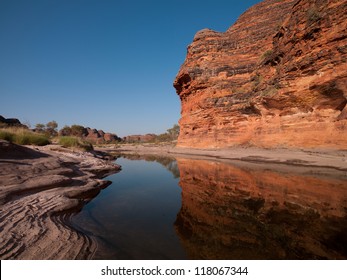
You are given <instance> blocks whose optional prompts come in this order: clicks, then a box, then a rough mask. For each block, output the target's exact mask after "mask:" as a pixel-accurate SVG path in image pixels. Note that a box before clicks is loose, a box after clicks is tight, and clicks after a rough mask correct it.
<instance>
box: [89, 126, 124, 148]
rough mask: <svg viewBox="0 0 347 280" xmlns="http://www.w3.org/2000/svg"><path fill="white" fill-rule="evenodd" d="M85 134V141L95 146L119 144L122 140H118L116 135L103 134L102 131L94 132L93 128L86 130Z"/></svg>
mask: <svg viewBox="0 0 347 280" xmlns="http://www.w3.org/2000/svg"><path fill="white" fill-rule="evenodd" d="M86 130H87V134H86V136H85V139H86V140H88V141H90V142H92V143H96V144H103V143H111V142H119V141H121V140H122V139H121V138H119V137H118V136H117V135H116V134H113V133H105V132H104V131H103V130H96V129H95V128H94V129H92V128H89V127H87V128H86Z"/></svg>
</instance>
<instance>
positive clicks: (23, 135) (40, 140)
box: [0, 128, 50, 146]
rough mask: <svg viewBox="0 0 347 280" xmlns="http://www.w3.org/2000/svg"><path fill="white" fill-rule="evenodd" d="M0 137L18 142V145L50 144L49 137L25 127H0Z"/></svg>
mask: <svg viewBox="0 0 347 280" xmlns="http://www.w3.org/2000/svg"><path fill="white" fill-rule="evenodd" d="M0 139H3V140H6V141H9V142H12V143H15V144H18V145H36V146H45V145H48V144H50V141H49V139H48V138H47V137H46V136H44V135H42V134H38V133H35V132H32V131H30V130H28V129H23V128H3V129H0Z"/></svg>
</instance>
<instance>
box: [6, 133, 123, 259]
mask: <svg viewBox="0 0 347 280" xmlns="http://www.w3.org/2000/svg"><path fill="white" fill-rule="evenodd" d="M119 169H120V167H119V166H117V165H115V164H113V163H111V162H108V161H106V160H104V159H103V158H102V156H98V155H96V154H90V153H86V152H71V151H69V150H67V149H62V148H61V147H57V146H46V147H40V148H37V147H35V148H29V147H23V146H18V145H14V144H11V143H8V142H6V141H3V140H1V141H0V228H1V232H0V258H1V259H88V258H90V257H92V255H93V253H94V251H95V250H96V243H95V242H94V241H93V240H92V239H91V238H90V237H88V236H86V235H84V234H82V233H80V232H78V231H76V230H74V229H73V228H71V227H69V216H70V215H71V213H73V212H76V211H79V210H80V209H81V208H82V207H83V205H84V204H85V203H86V202H87V201H89V200H90V199H92V198H93V197H95V196H96V195H97V194H98V193H99V192H100V190H101V189H102V188H105V187H107V186H108V185H109V183H110V182H108V181H105V180H101V179H98V178H101V177H104V176H106V175H107V174H112V173H115V172H117V171H118V170H119Z"/></svg>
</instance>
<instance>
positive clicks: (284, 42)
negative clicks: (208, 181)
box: [174, 0, 347, 148]
mask: <svg viewBox="0 0 347 280" xmlns="http://www.w3.org/2000/svg"><path fill="white" fill-rule="evenodd" d="M346 30H347V1H346V0H339V1H338V0H333V1H328V0H299V1H297V0H296V1H293V0H284V1H279V0H266V1H263V2H261V3H259V4H257V5H255V6H253V7H252V8H250V9H249V10H248V11H246V12H245V13H244V14H242V15H241V16H240V18H239V19H238V20H237V22H236V23H235V24H234V25H233V26H231V27H230V28H229V29H228V30H227V31H226V32H224V33H220V32H215V31H212V30H209V29H204V30H202V31H199V32H198V33H197V34H196V35H195V37H194V40H193V43H192V44H191V45H190V46H188V50H187V57H186V60H185V62H184V64H183V65H182V67H181V69H180V71H179V73H178V74H177V77H176V79H175V81H174V87H175V88H176V91H177V94H178V95H179V97H180V99H181V119H180V136H179V139H178V146H181V147H200V148H214V147H232V146H235V145H255V146H261V147H288V146H292V147H332V148H346V147H347V140H346V136H345V132H346V129H347V107H346V104H347V66H346V65H347V64H346V61H347V31H346Z"/></svg>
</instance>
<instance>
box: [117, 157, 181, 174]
mask: <svg viewBox="0 0 347 280" xmlns="http://www.w3.org/2000/svg"><path fill="white" fill-rule="evenodd" d="M120 156H121V157H124V158H126V159H130V160H145V161H149V162H157V163H160V164H161V165H162V166H164V167H165V168H166V169H167V170H168V171H170V172H171V173H172V175H173V176H174V178H179V177H180V172H179V169H178V166H177V162H176V159H175V158H174V157H168V156H159V155H140V154H120Z"/></svg>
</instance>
